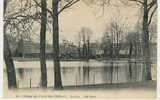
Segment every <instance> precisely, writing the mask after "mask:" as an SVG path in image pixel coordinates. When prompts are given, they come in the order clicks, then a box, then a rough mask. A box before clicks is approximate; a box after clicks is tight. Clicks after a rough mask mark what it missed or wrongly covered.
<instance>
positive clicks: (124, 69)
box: [16, 62, 144, 87]
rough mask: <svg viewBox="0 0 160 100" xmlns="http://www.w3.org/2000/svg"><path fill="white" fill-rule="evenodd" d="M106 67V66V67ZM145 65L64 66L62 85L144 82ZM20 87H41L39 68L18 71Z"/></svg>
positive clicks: (50, 78)
mask: <svg viewBox="0 0 160 100" xmlns="http://www.w3.org/2000/svg"><path fill="white" fill-rule="evenodd" d="M104 65H105V66H104ZM143 67H144V64H143V63H114V62H111V63H106V64H102V66H98V67H96V66H93V64H92V63H91V62H83V63H82V62H81V63H79V64H77V66H71V67H69V66H67V67H66V66H62V67H61V71H62V72H61V73H62V84H63V85H64V86H69V85H89V84H103V83H108V84H112V83H126V82H135V81H142V70H143ZM53 72H54V71H53V67H49V68H47V74H48V75H47V76H48V86H49V87H53V86H54V82H53V81H54V74H53ZM16 73H17V75H18V76H17V77H18V85H19V87H39V84H40V69H39V68H36V67H34V68H18V69H16Z"/></svg>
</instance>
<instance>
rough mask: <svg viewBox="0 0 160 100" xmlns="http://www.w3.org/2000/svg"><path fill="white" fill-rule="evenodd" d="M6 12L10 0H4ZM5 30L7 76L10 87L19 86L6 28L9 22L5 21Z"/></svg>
mask: <svg viewBox="0 0 160 100" xmlns="http://www.w3.org/2000/svg"><path fill="white" fill-rule="evenodd" d="M3 2H4V12H3V15H4V16H5V12H6V8H7V3H8V0H4V1H3ZM3 28H4V30H3V33H4V60H5V63H6V70H7V77H8V88H10V89H11V88H17V82H16V73H15V67H14V63H13V59H12V54H11V50H10V46H9V42H8V38H7V36H6V28H7V24H6V23H4V26H3Z"/></svg>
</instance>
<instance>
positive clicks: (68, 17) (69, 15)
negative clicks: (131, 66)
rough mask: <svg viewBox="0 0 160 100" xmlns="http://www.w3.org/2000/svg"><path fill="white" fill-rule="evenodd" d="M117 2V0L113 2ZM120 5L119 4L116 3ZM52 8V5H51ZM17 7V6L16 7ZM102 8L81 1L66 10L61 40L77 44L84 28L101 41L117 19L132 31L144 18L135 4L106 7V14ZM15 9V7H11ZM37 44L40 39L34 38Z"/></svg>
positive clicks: (50, 34) (49, 39)
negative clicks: (108, 26)
mask: <svg viewBox="0 0 160 100" xmlns="http://www.w3.org/2000/svg"><path fill="white" fill-rule="evenodd" d="M112 1H117V0H112ZM115 4H117V5H119V4H118V3H115ZM49 5H50V6H51V4H49ZM15 6H16V5H15ZM101 8H102V7H100V6H98V7H95V6H94V7H91V6H88V5H87V4H85V3H84V2H82V1H80V2H78V3H77V4H75V5H74V6H72V7H71V8H69V9H66V10H65V11H64V12H62V13H61V14H60V16H59V29H60V40H62V39H68V40H71V41H73V42H77V41H76V40H77V37H78V32H79V31H80V30H81V28H82V27H88V28H90V29H91V30H92V31H93V35H92V40H93V41H95V40H100V39H101V37H102V36H103V33H104V32H105V31H106V27H107V25H109V24H110V22H112V21H113V19H115V18H116V19H117V20H118V23H119V24H122V23H123V24H124V25H125V26H126V27H127V28H126V30H128V31H131V30H133V29H134V28H135V25H136V23H137V20H138V19H140V18H142V15H141V14H142V13H141V11H140V6H138V5H137V4H135V3H134V4H133V5H132V6H125V5H123V6H122V4H120V5H119V7H117V6H112V5H108V6H105V9H104V13H103V10H102V9H101ZM11 9H13V7H11ZM39 28H40V27H39V26H38V27H34V30H33V31H34V32H33V33H37V34H39V30H40V29H39ZM33 39H34V41H35V42H38V41H39V37H38V38H37V37H36V36H33ZM47 42H48V43H52V33H49V32H47Z"/></svg>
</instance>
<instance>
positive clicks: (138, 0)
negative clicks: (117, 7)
mask: <svg viewBox="0 0 160 100" xmlns="http://www.w3.org/2000/svg"><path fill="white" fill-rule="evenodd" d="M129 1H134V2H138V3H140V4H142V5H143V4H144V2H142V1H140V0H129Z"/></svg>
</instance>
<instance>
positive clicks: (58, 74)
mask: <svg viewBox="0 0 160 100" xmlns="http://www.w3.org/2000/svg"><path fill="white" fill-rule="evenodd" d="M58 3H59V0H53V1H52V10H53V15H52V18H53V56H54V88H55V89H62V88H63V86H62V80H61V70H60V58H59V23H58Z"/></svg>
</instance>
